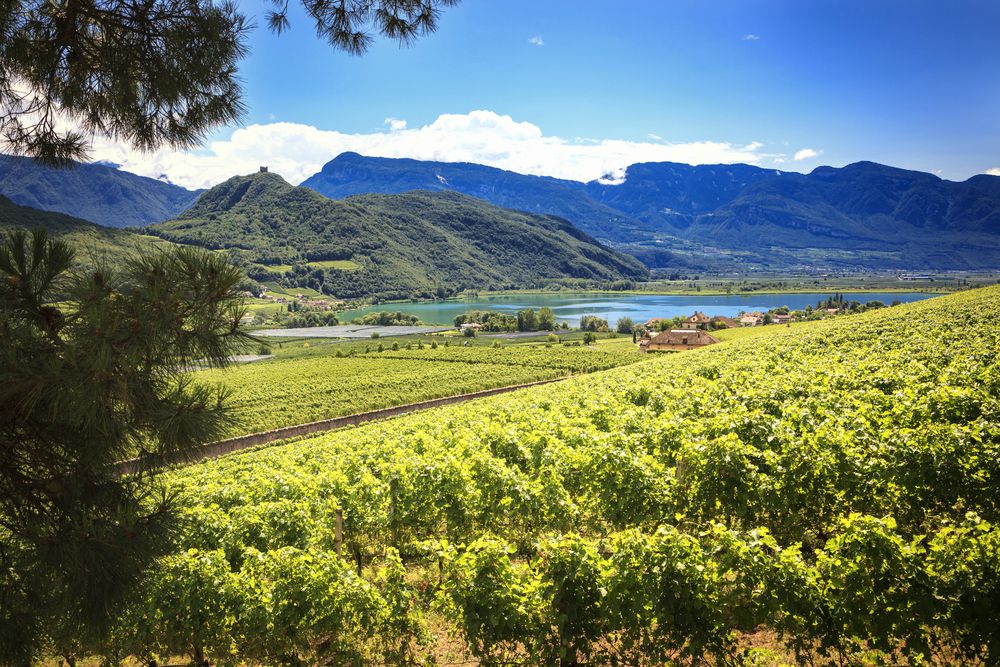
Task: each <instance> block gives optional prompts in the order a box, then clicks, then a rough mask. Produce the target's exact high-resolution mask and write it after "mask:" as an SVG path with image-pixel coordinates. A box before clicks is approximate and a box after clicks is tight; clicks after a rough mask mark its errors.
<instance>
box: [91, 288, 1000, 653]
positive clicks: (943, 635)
mask: <svg viewBox="0 0 1000 667" xmlns="http://www.w3.org/2000/svg"><path fill="white" fill-rule="evenodd" d="M768 329H771V330H772V331H769V332H768V333H769V335H767V336H754V337H745V338H741V339H739V340H734V341H731V342H727V343H726V344H723V345H717V346H713V347H709V348H705V349H702V350H697V351H693V352H686V353H682V354H675V355H662V356H661V355H657V356H655V357H652V358H651V360H649V361H648V362H645V363H639V364H634V365H631V366H626V367H622V368H615V369H612V370H608V371H603V372H598V373H595V374H592V375H588V376H583V377H579V378H574V379H570V380H567V381H565V382H562V383H559V384H558V385H549V386H545V387H540V388H533V389H528V390H524V391H519V392H515V393H511V394H506V395H504V396H501V397H494V398H489V399H483V400H479V401H474V402H471V403H467V404H463V405H460V406H452V407H448V408H442V409H436V410H431V411H426V412H423V413H418V414H414V415H408V416H405V417H401V418H397V419H392V420H388V421H385V422H381V423H372V424H368V425H364V426H361V427H358V428H355V429H350V430H347V431H341V432H335V433H329V434H326V435H323V436H320V437H315V438H310V439H306V440H302V441H299V442H295V443H292V444H288V445H284V446H277V447H272V448H268V449H262V450H258V451H254V452H248V453H243V454H238V455H232V456H229V457H225V458H222V459H218V460H216V461H212V462H209V463H205V464H200V465H195V466H190V467H187V468H183V469H179V470H177V471H174V472H172V473H170V474H168V475H167V476H166V478H165V479H164V484H165V485H166V486H167V487H169V489H171V490H172V491H173V492H175V493H178V494H179V497H180V498H181V499H182V506H183V507H184V508H185V510H184V511H185V515H184V527H183V529H182V530H181V532H180V533H179V534H178V536H177V537H176V543H175V548H174V553H173V555H171V556H168V557H166V558H164V559H163V560H162V561H161V562H160V564H159V566H158V567H157V569H155V570H154V571H153V572H151V573H150V574H149V576H148V579H147V581H146V582H145V584H144V585H143V586H142V587H141V588H139V589H138V590H136V591H135V600H134V603H133V604H132V606H131V607H130V610H129V611H128V612H127V613H126V614H125V616H123V617H122V619H121V620H120V623H119V624H118V629H117V630H116V631H115V633H114V640H113V642H112V644H113V645H112V646H110V647H103V648H102V649H101V650H102V651H103V652H104V653H106V654H109V655H113V656H118V657H122V656H128V655H132V656H136V657H138V658H140V659H142V660H145V661H148V660H150V659H152V658H156V657H163V656H196V657H197V658H204V659H207V660H210V661H213V662H215V661H217V662H219V663H220V664H237V663H243V664H245V663H264V664H295V663H299V662H304V663H307V664H318V663H327V664H363V663H381V664H425V663H426V662H427V661H429V660H432V659H433V660H436V661H437V662H438V663H442V664H449V663H457V662H458V663H460V662H461V661H464V660H475V661H478V662H479V663H481V664H499V663H503V664H564V665H573V664H618V665H660V664H678V663H679V664H694V663H697V664H704V663H707V664H754V665H761V664H813V665H827V664H836V665H844V664H858V665H860V664H886V663H889V664H928V663H932V664H942V665H943V664H995V663H996V662H997V660H1000V527H997V521H998V519H1000V516H998V513H1000V505H998V494H997V489H998V488H1000V359H998V353H1000V288H988V289H983V290H977V291H971V292H965V293H960V294H956V295H951V296H946V297H941V298H938V299H932V300H929V301H925V302H920V303H916V304H911V305H906V306H899V307H896V308H892V309H884V310H878V311H871V312H868V313H864V314H860V315H854V316H846V317H841V318H836V319H832V320H826V321H820V322H813V323H808V324H802V325H798V326H795V327H787V328H786V327H768ZM553 349H555V348H553ZM424 352H425V353H426V354H427V355H428V356H435V355H441V354H444V353H445V351H442V350H441V349H440V348H438V350H434V351H429V350H425V351H424ZM432 352H433V354H432ZM489 352H491V350H490V349H482V350H476V351H474V352H473V351H466V350H462V351H461V354H469V355H470V357H471V356H473V355H475V354H484V355H485V354H486V353H489ZM510 352H511V350H503V353H504V354H507V353H510ZM530 354H532V355H534V354H540V352H536V351H534V350H531V352H530ZM416 356H418V355H416V354H415V353H414V354H412V355H410V356H407V355H397V357H388V356H386V358H382V357H377V356H373V358H375V359H378V361H379V362H380V363H385V364H387V365H388V364H390V363H395V362H401V363H413V362H414V361H415V359H414V358H412V357H416ZM362 361H364V360H362ZM463 363H469V362H462V361H455V362H446V365H458V364H463ZM567 363H572V362H567ZM470 366H471V369H470V370H474V369H478V365H477V364H474V363H473V364H470ZM521 367H522V368H525V367H526V366H521ZM257 368H258V369H264V368H266V367H265V366H264V365H261V366H259V367H257ZM507 368H511V369H515V368H518V366H514V365H509V366H507ZM249 370H253V368H252V367H251V369H249ZM284 405H285V403H284V399H281V400H279V399H275V400H273V402H272V408H273V409H274V410H275V411H277V410H278V409H280V408H279V407H278V406H282V407H283V406H284ZM338 510H341V511H342V515H343V538H342V543H341V542H340V541H338V538H337V529H336V524H337V521H336V515H337V512H338ZM338 551H342V555H338ZM472 664H475V663H472Z"/></svg>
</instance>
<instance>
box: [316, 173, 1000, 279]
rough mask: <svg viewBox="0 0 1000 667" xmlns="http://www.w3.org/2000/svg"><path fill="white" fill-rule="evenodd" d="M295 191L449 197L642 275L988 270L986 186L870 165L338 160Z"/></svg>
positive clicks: (990, 222)
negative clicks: (577, 174)
mask: <svg viewBox="0 0 1000 667" xmlns="http://www.w3.org/2000/svg"><path fill="white" fill-rule="evenodd" d="M302 185H303V186H304V187H308V188H312V189H313V190H316V191H317V192H319V193H320V194H324V195H326V196H328V197H332V198H339V197H344V196H348V195H351V194H356V193H359V192H383V193H392V192H402V191H406V190H413V189H423V190H455V191H458V192H463V193H465V194H469V195H472V196H475V197H481V198H483V199H486V200H487V201H491V202H493V203H496V204H499V205H502V206H506V207H510V208H515V209H521V210H527V211H545V212H548V213H552V214H555V215H559V216H562V217H565V218H567V219H568V220H570V221H572V222H573V223H574V224H576V225H577V226H578V227H580V228H581V229H583V230H584V231H586V232H587V233H589V234H591V235H592V236H594V237H595V238H597V239H599V240H602V241H606V242H609V243H612V244H614V245H615V246H617V247H619V248H620V249H623V250H625V251H627V252H630V253H631V254H633V255H635V256H636V257H639V258H640V259H642V260H643V261H644V262H645V263H646V264H647V265H649V266H653V267H657V266H666V267H670V266H676V265H678V264H683V265H691V264H692V263H694V264H698V263H699V262H702V263H705V264H716V265H724V266H725V265H728V266H730V267H732V268H738V267H740V266H743V267H748V268H749V267H754V268H765V267H772V268H776V267H785V268H807V267H810V266H812V267H815V266H820V265H830V266H840V267H856V268H885V269H975V268H993V267H997V266H1000V177H996V176H986V175H980V176H974V177H973V178H970V179H969V180H967V181H964V182H960V183H956V182H952V181H945V180H942V179H940V178H938V177H937V176H934V175H932V174H926V173H922V172H916V171H908V170H904V169H897V168H894V167H887V166H885V165H880V164H876V163H873V162H858V163H855V164H850V165H847V166H846V167H843V168H839V169H838V168H833V167H819V168H817V169H815V170H814V171H812V172H811V173H809V174H800V173H796V172H784V171H778V170H774V169H763V168H760V167H755V166H751V165H746V164H733V165H699V166H692V165H686V164H678V163H672V162H660V163H642V164H634V165H632V166H630V167H628V168H627V169H626V170H625V173H624V176H623V177H620V178H617V179H611V178H602V179H598V180H595V181H591V182H589V183H580V182H577V181H568V180H560V179H555V178H548V177H541V176H527V175H523V174H516V173H513V172H509V171H504V170H501V169H495V168H492V167H485V166H483V165H476V164H467V163H449V162H430V161H420V160H409V159H396V158H371V157H363V156H360V155H358V154H356V153H343V154H341V155H339V156H337V157H336V158H334V159H333V160H331V161H330V162H328V163H327V164H326V165H324V166H323V168H322V170H321V171H320V172H319V173H317V174H315V175H313V176H311V177H310V178H308V179H306V180H305V181H304V182H303V183H302Z"/></svg>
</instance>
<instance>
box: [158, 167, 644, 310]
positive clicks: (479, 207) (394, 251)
mask: <svg viewBox="0 0 1000 667" xmlns="http://www.w3.org/2000/svg"><path fill="white" fill-rule="evenodd" d="M150 232H151V233H154V234H157V235H159V236H162V237H163V238H167V239H170V240H172V241H177V242H180V243H191V244H196V245H202V246H205V247H208V248H213V249H230V250H231V251H232V252H233V254H234V256H236V257H237V258H239V260H240V261H242V262H244V263H245V264H247V265H248V267H249V271H250V273H251V275H252V276H253V277H256V278H259V279H263V278H266V277H267V276H268V275H272V276H274V277H278V276H281V275H282V274H284V273H289V274H290V276H289V278H290V279H295V280H302V281H304V282H305V283H306V284H307V285H308V286H310V287H314V288H316V289H322V290H323V291H325V292H326V293H328V294H333V295H336V296H339V297H358V296H369V295H380V296H385V297H406V296H411V295H415V294H421V293H433V292H434V291H435V290H437V289H438V288H442V289H444V288H447V289H449V290H452V291H455V290H461V289H463V288H477V289H485V288H494V289H499V288H510V287H519V286H528V285H540V284H544V283H545V281H548V280H558V279H562V278H584V279H591V280H621V279H634V278H641V277H644V276H645V275H646V269H645V268H644V267H643V266H642V265H641V264H640V263H639V262H638V261H636V260H635V259H634V258H632V257H630V256H628V255H624V254H621V253H618V252H615V251H613V250H610V249H608V248H606V247H604V246H602V245H600V244H599V243H598V242H597V241H595V240H594V239H592V238H590V237H589V236H587V235H586V234H584V233H583V232H581V231H580V230H579V229H577V228H575V227H574V226H573V225H571V224H570V223H569V222H567V221H566V220H563V219H561V218H557V217H555V216H547V215H533V214H528V213H522V212H518V211H510V210H506V209H503V208H499V207H497V206H493V205H490V204H487V203H485V202H483V201H482V200H479V199H475V198H473V197H468V196H464V195H460V194H457V193H453V192H441V193H432V192H411V193H407V194H403V195H393V196H384V195H367V196H360V197H351V198H349V199H347V200H344V201H333V200H330V199H328V198H326V197H323V196H321V195H318V194H316V193H315V192H313V191H312V190H309V189H307V188H296V187H293V186H291V185H289V184H288V183H286V182H285V181H284V180H283V179H282V178H281V177H280V176H278V175H277V174H269V173H258V174H254V175H251V176H240V177H235V178H232V179H230V180H228V181H226V182H225V183H223V184H222V185H219V186H216V187H215V188H212V189H211V190H209V191H207V192H205V193H204V194H203V195H202V196H201V197H200V198H199V199H198V201H197V202H196V203H195V205H194V206H192V207H191V208H190V209H189V210H187V211H185V212H184V213H183V214H182V215H181V216H179V217H178V218H177V219H175V220H172V221H169V222H166V223H162V224H158V225H154V226H152V227H150ZM336 261H340V262H347V263H348V264H347V266H348V267H349V268H346V269H345V268H335V267H334V266H329V265H327V266H324V263H327V264H328V263H331V262H336ZM292 265H294V266H295V267H297V268H296V269H294V270H293V271H291V272H289V271H287V270H286V269H277V268H274V267H281V266H286V267H287V266H292ZM341 266H344V265H341Z"/></svg>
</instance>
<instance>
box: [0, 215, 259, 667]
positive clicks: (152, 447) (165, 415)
mask: <svg viewBox="0 0 1000 667" xmlns="http://www.w3.org/2000/svg"><path fill="white" fill-rule="evenodd" d="M72 262H73V251H72V250H70V248H69V247H68V246H67V245H65V244H64V243H62V242H61V241H58V240H53V239H50V238H48V236H47V235H46V233H45V232H44V231H43V230H38V231H35V232H33V233H27V232H24V231H15V232H13V233H11V234H10V235H9V237H8V238H7V239H6V240H5V242H4V243H2V244H0V336H2V338H3V341H4V344H3V345H2V346H0V405H2V406H3V409H2V410H0V656H4V658H3V659H2V660H0V662H7V661H9V662H11V663H21V664H25V663H27V662H29V661H30V660H31V659H32V658H33V657H35V656H36V655H37V651H38V650H39V649H40V647H42V646H46V647H47V648H48V649H49V650H51V649H53V648H54V649H56V650H57V651H58V652H59V653H60V654H62V655H66V656H71V655H72V654H73V653H75V652H76V650H77V647H80V645H81V644H86V643H87V642H89V641H96V640H98V639H99V637H100V636H101V635H102V633H103V632H104V630H105V626H106V624H107V623H108V621H109V620H110V619H111V617H112V616H113V615H114V613H115V610H116V606H117V604H118V602H119V600H120V599H121V597H122V594H123V593H124V592H126V591H127V590H128V589H129V588H130V587H131V586H133V585H134V583H135V580H136V577H137V576H138V575H139V574H140V573H141V572H142V571H143V570H144V569H145V567H146V566H147V565H148V564H149V563H150V562H151V560H152V559H153V558H154V557H156V556H157V555H159V553H160V552H161V550H162V549H163V548H164V547H165V545H166V544H167V541H168V537H169V532H170V527H171V524H172V518H173V506H172V502H171V498H170V497H169V495H167V494H165V493H163V491H162V490H161V489H160V488H159V487H158V486H157V485H156V484H155V483H154V482H152V481H151V480H150V479H149V478H148V476H147V475H145V474H140V475H137V476H135V477H132V478H129V479H117V478H116V477H115V475H114V473H113V465H112V464H113V463H114V462H116V461H118V460H121V459H123V458H127V457H131V456H136V455H139V456H140V457H142V458H143V459H144V460H146V461H147V462H149V464H150V465H149V466H147V469H150V468H152V467H154V465H153V464H155V463H156V461H157V458H158V457H159V456H161V455H164V454H167V453H171V454H176V453H177V452H178V451H183V450H185V449H186V448H189V447H190V446H192V445H194V444H198V443H201V442H204V441H205V440H206V439H210V438H212V437H215V436H216V435H217V434H219V433H221V432H222V429H224V428H225V426H226V424H225V398H226V395H225V392H223V391H220V390H216V389H212V388H210V387H206V386H196V385H193V384H191V383H190V382H189V380H188V376H187V373H186V372H185V369H187V368H190V367H191V366H192V365H193V364H194V363H196V362H197V363H198V364H202V365H210V366H226V365H227V364H228V363H229V359H230V355H231V353H232V351H233V350H234V349H237V348H240V347H242V346H243V345H245V344H246V343H248V342H249V341H250V337H249V336H248V335H247V334H245V333H244V332H243V331H242V330H241V329H240V328H239V326H238V325H239V321H240V318H241V316H242V315H243V307H242V305H241V299H240V297H239V294H238V291H237V286H238V284H239V282H240V279H241V274H240V272H239V271H238V270H237V269H236V268H235V267H233V266H231V265H230V264H228V263H227V262H226V261H225V260H224V259H223V258H221V257H219V256H217V255H213V254H212V253H208V252H204V251H198V250H192V249H186V248H181V249H175V250H172V251H169V252H162V253H150V254H143V255H136V256H133V257H128V258H124V259H123V260H120V261H116V262H115V266H116V267H118V268H115V269H111V268H109V267H108V266H105V265H103V263H102V262H97V263H96V266H97V267H98V268H96V269H93V270H88V271H87V272H86V273H80V274H75V275H71V274H70V267H71V266H72ZM57 298H59V299H62V301H60V302H59V305H52V304H53V303H54V302H55V300H56V299H57ZM70 638H71V639H70Z"/></svg>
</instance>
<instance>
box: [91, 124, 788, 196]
mask: <svg viewBox="0 0 1000 667" xmlns="http://www.w3.org/2000/svg"><path fill="white" fill-rule="evenodd" d="M390 120H392V119H390ZM762 148H763V144H761V143H759V142H756V141H754V142H750V143H747V144H734V143H730V142H724V141H692V142H685V143H670V142H661V141H656V142H653V141H624V140H619V139H600V140H591V139H579V140H570V139H563V138H560V137H557V136H549V135H545V134H544V133H543V132H542V129H541V128H540V127H538V126H537V125H534V124H533V123H528V122H518V121H516V120H514V119H513V118H511V117H510V116H505V115H500V114H497V113H494V112H492V111H472V112H469V113H466V114H443V115H441V116H438V118H437V119H436V120H434V121H433V122H432V123H429V124H427V125H423V126H421V127H414V128H400V129H395V130H394V129H392V124H391V123H389V127H388V128H387V129H386V130H383V131H379V132H371V133H366V134H346V133H342V132H337V131H334V130H320V129H318V128H315V127H313V126H311V125H302V124H298V123H282V122H279V123H267V124H262V125H250V126H248V127H245V128H240V129H238V130H235V131H234V132H233V133H232V134H231V135H230V137H229V138H228V139H224V140H220V141H213V142H211V143H209V144H208V145H207V146H205V147H204V148H203V149H201V150H198V151H194V152H177V151H169V150H161V151H157V152H155V153H151V154H150V153H140V152H136V151H133V150H130V149H128V148H125V147H123V146H121V145H120V144H116V143H113V142H110V141H106V140H104V141H101V140H98V141H97V142H96V143H95V145H94V150H93V152H92V157H93V159H95V160H108V161H111V162H115V163H117V164H120V165H122V168H123V169H125V170H126V171H131V172H134V173H137V174H141V175H143V176H150V177H153V178H166V179H169V180H170V181H171V182H173V183H177V184H178V185H183V186H185V187H189V188H205V187H211V186H213V185H216V184H217V183H220V182H222V181H224V180H225V179H227V178H229V177H231V176H235V175H237V174H248V173H252V172H255V171H257V168H258V166H261V165H267V166H268V167H269V169H270V171H272V172H276V173H278V174H281V175H282V176H284V177H285V179H287V180H288V181H289V182H290V183H293V184H298V183H300V182H302V181H303V180H305V179H306V178H308V177H309V176H311V175H312V174H314V173H316V172H317V171H319V170H320V168H321V167H322V166H323V164H325V163H326V162H328V161H329V160H331V159H333V158H334V157H335V156H336V155H338V154H340V153H342V152H344V151H355V152H357V153H360V154H362V155H369V156H374V157H408V158H415V159H419V160H440V161H443V162H477V163H480V164H486V165H490V166H493V167H499V168H501V169H507V170H510V171H516V172H519V173H522V174H536V175H544V176H556V177H559V178H567V179H572V180H577V181H589V180H593V179H597V178H600V177H602V176H604V175H605V174H613V173H617V172H618V171H619V170H621V169H622V168H624V167H626V166H628V165H630V164H634V163H636V162H665V161H670V162H685V163H689V164H718V163H733V162H746V163H750V164H759V163H760V162H762V161H763V160H770V159H773V158H775V157H778V155H776V154H768V153H764V152H762V150H761V149H762Z"/></svg>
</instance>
